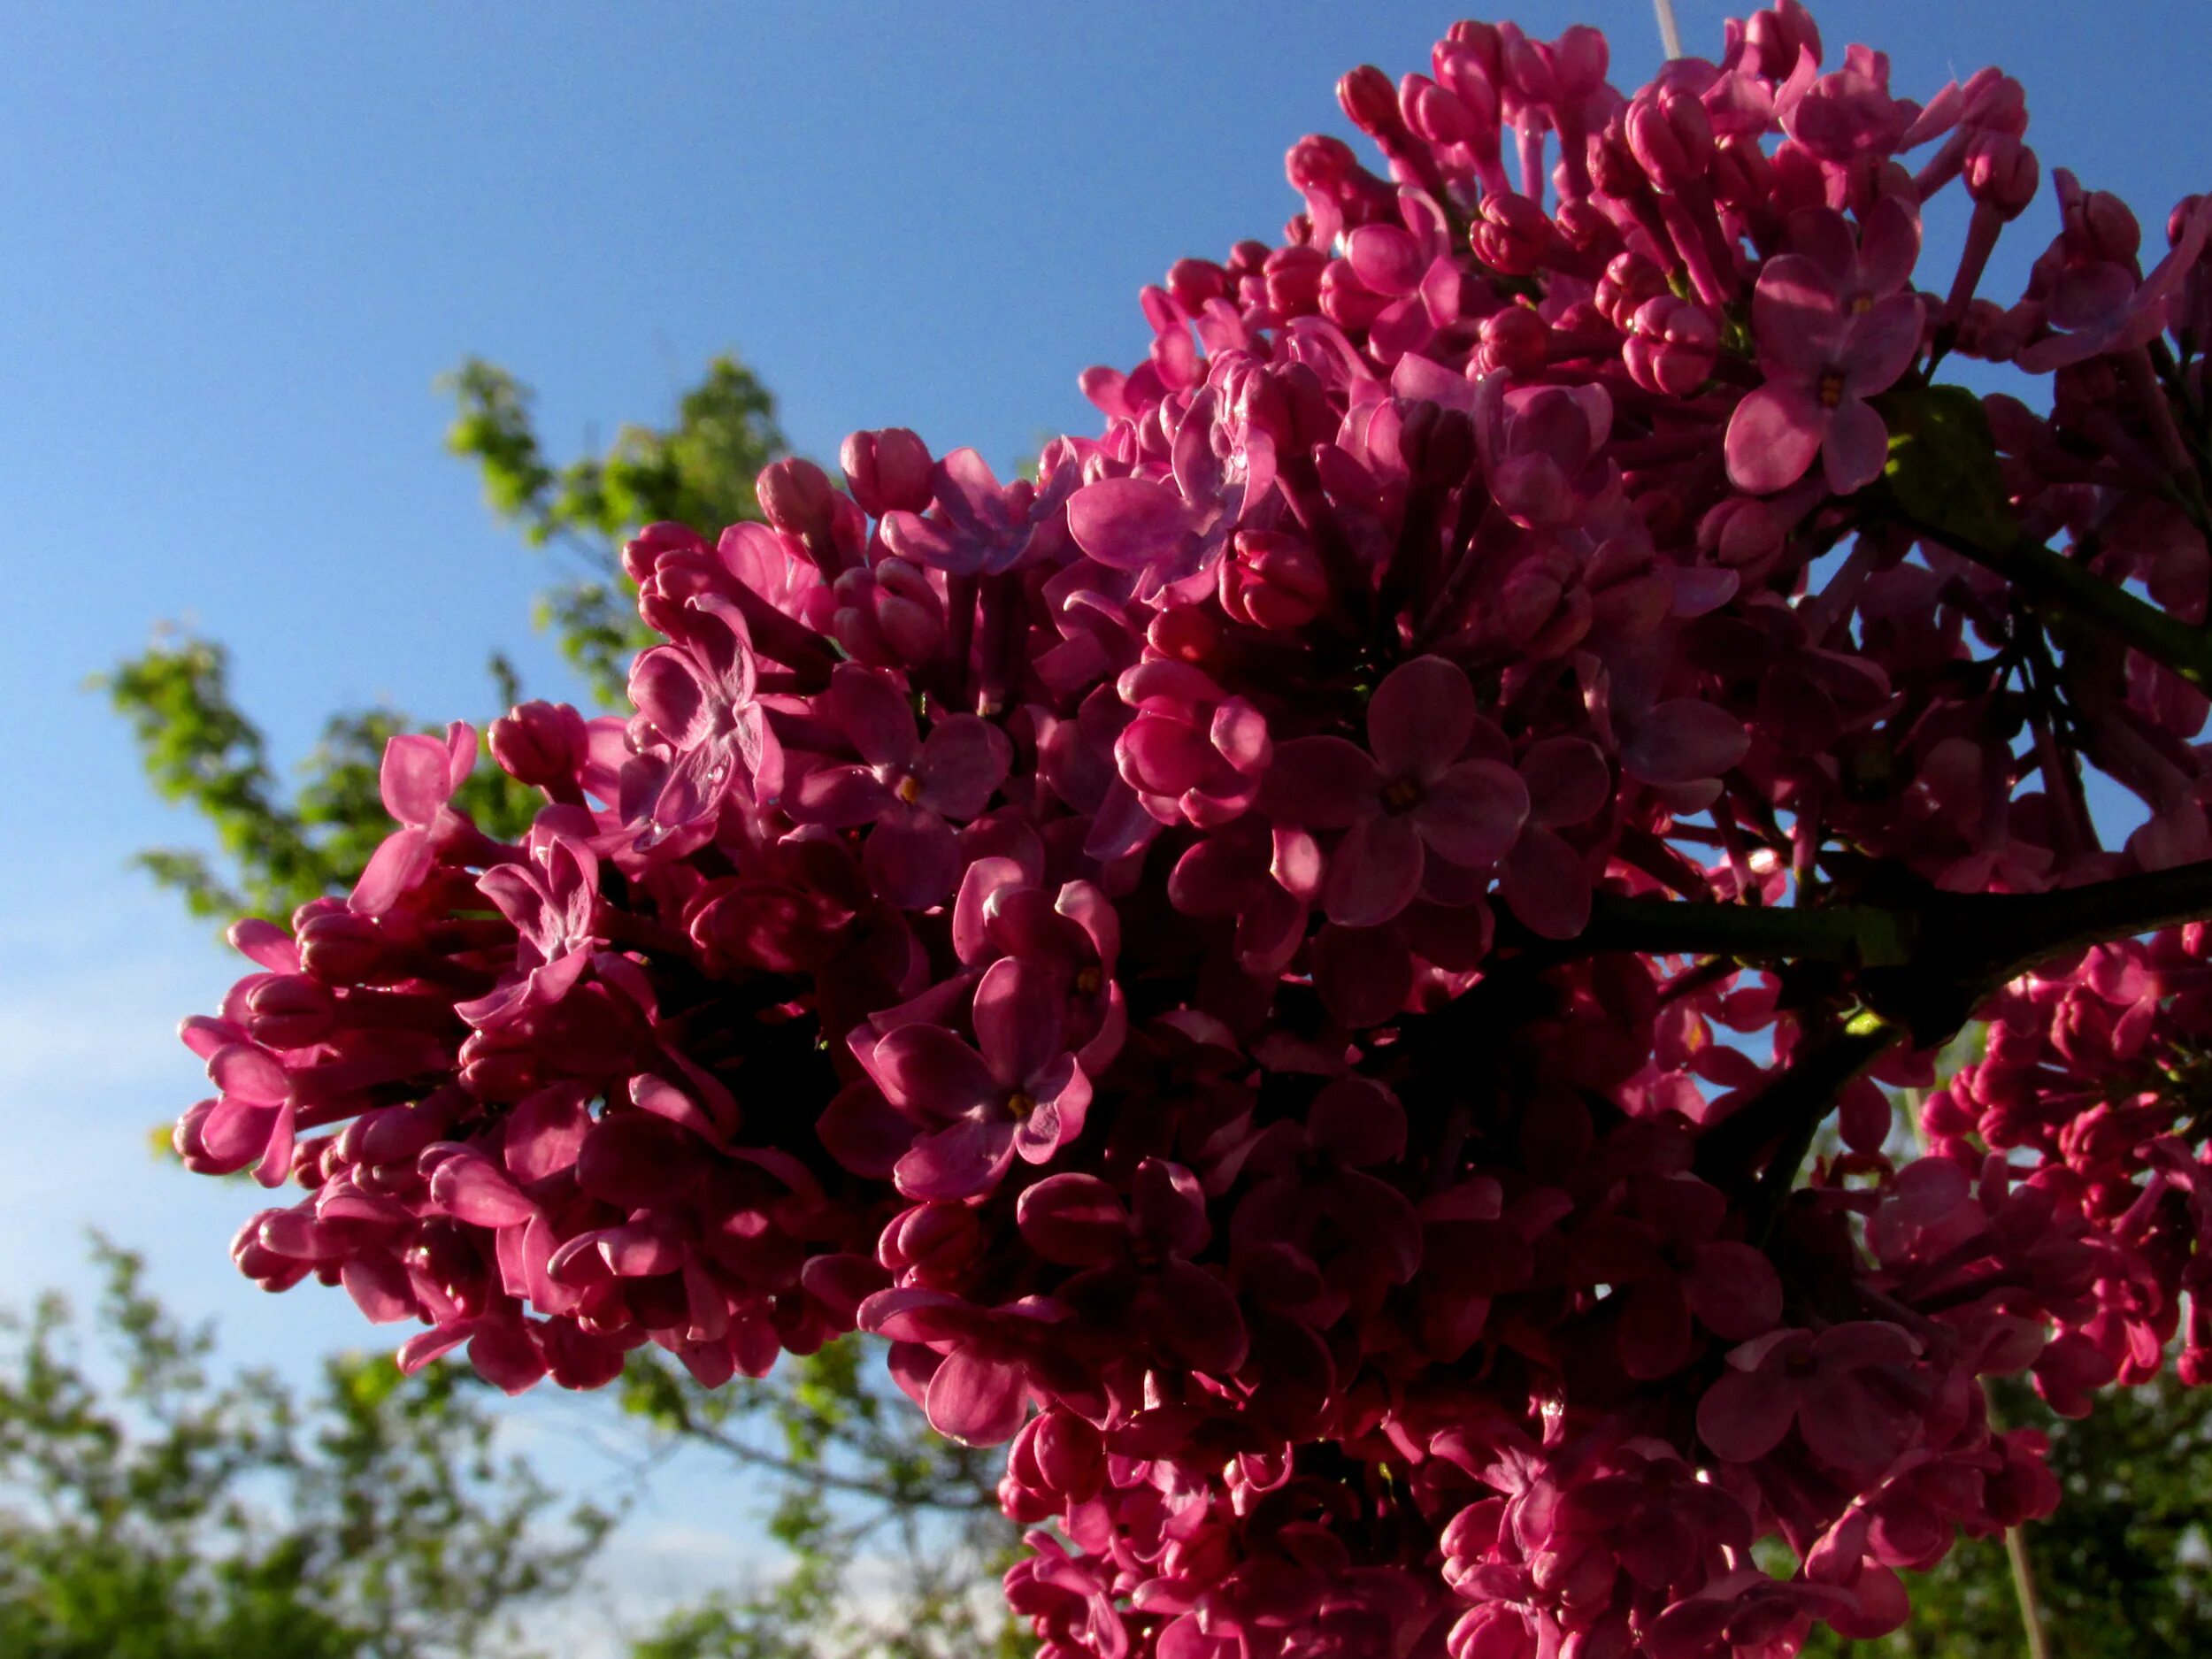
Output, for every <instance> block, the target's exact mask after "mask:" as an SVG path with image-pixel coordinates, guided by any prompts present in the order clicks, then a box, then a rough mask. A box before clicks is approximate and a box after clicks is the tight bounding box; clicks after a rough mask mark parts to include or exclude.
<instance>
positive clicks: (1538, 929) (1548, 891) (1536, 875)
mask: <svg viewBox="0 0 2212 1659" xmlns="http://www.w3.org/2000/svg"><path fill="white" fill-rule="evenodd" d="M1498 892H1499V895H1500V896H1502V898H1503V899H1504V900H1505V902H1506V903H1507V905H1508V906H1509V908H1510V909H1511V910H1512V911H1513V914H1514V915H1515V917H1517V918H1518V919H1519V920H1520V922H1521V925H1522V926H1525V927H1526V928H1527V929H1528V930H1529V931H1530V932H1531V933H1535V934H1538V935H1539V936H1540V937H1542V938H1545V939H1574V938H1578V937H1579V936H1580V934H1581V933H1582V930H1583V929H1584V928H1586V927H1587V926H1589V925H1590V872H1589V868H1588V866H1587V865H1586V864H1584V863H1583V860H1582V855H1581V854H1580V853H1578V852H1577V851H1576V850H1575V849H1573V847H1571V845H1569V844H1568V842H1567V841H1565V839H1564V838H1563V837H1561V836H1558V835H1555V834H1554V833H1552V832H1551V831H1549V830H1548V829H1543V828H1540V827H1538V826H1534V825H1531V826H1529V827H1528V828H1527V829H1526V830H1524V831H1523V832H1522V833H1521V839H1520V840H1519V841H1517V842H1515V843H1514V846H1513V852H1512V855H1511V856H1509V857H1508V858H1507V859H1506V861H1505V864H1503V866H1502V868H1501V869H1500V870H1499V872H1498Z"/></svg>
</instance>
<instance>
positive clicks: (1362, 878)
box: [1265, 657, 1529, 927]
mask: <svg viewBox="0 0 2212 1659" xmlns="http://www.w3.org/2000/svg"><path fill="white" fill-rule="evenodd" d="M1478 718H1479V717H1478V715H1477V713H1476V710H1475V695H1474V689H1473V687H1471V686H1470V685H1469V684H1468V683H1467V676H1466V675H1465V674H1464V673H1463V672H1461V671H1460V670H1459V669H1458V668H1457V667H1456V666H1455V665H1454V664H1450V663H1448V662H1446V661H1445V660H1444V659H1443V658H1442V657H1417V658H1416V659H1415V660H1414V661H1412V662H1410V663H1405V664H1401V665H1400V666H1398V667H1397V668H1394V669H1393V670H1392V671H1391V672H1390V673H1389V675H1388V676H1387V677H1386V679H1385V680H1383V682H1382V684H1381V685H1380V686H1379V687H1376V689H1375V695H1374V696H1373V697H1372V698H1371V700H1370V701H1369V703H1368V705H1367V741H1368V748H1367V749H1361V748H1360V747H1359V746H1358V745H1357V744H1356V743H1353V742H1350V741H1348V740H1346V739H1344V738H1340V737H1301V738H1294V739H1293V740H1291V741H1289V742H1286V743H1283V744H1279V745H1278V746H1277V748H1276V750H1275V760H1274V764H1273V766H1272V767H1271V769H1270V771H1269V772H1268V775H1267V783H1266V795H1265V805H1266V808H1267V810H1268V811H1269V812H1270V813H1271V816H1273V817H1276V818H1285V819H1287V820H1289V821H1290V822H1292V823H1294V824H1300V825H1303V826H1306V827H1307V828H1310V829H1317V830H1334V829H1340V830H1342V831H1344V832H1345V833H1344V837H1343V839H1342V840H1341V841H1339V842H1338V843H1337V845H1336V849H1335V850H1334V851H1333V852H1332V853H1331V854H1330V855H1329V873H1328V877H1327V879H1326V881H1325V884H1324V886H1323V887H1322V890H1321V905H1322V909H1323V910H1325V912H1326V913H1327V915H1328V918H1329V919H1330V920H1331V921H1333V922H1336V923H1338V924H1340V925H1341V926H1347V927H1373V926H1378V925H1379V924H1380V923H1383V922H1386V921H1388V920H1389V919H1390V918H1392V917H1394V916H1395V915H1397V914H1398V912H1399V911H1401V910H1404V909H1405V907H1406V906H1407V905H1408V904H1410V903H1411V902H1413V898H1414V895H1416V894H1417V893H1418V892H1419V891H1420V890H1421V876H1422V871H1423V869H1424V867H1425V864H1426V861H1427V858H1428V857H1429V856H1432V855H1433V856H1435V857H1438V858H1440V859H1442V860H1444V861H1445V862H1446V863H1448V864H1457V865H1460V866H1462V867H1463V868H1466V869H1481V868H1483V867H1485V866H1487V865H1490V864H1495V863H1497V862H1498V860H1500V859H1501V858H1503V857H1504V856H1506V855H1507V854H1508V853H1509V852H1511V851H1512V850H1513V844H1514V842H1515V841H1517V840H1519V839H1520V834H1521V826H1523V825H1524V824H1525V823H1526V822H1527V821H1528V812H1529V798H1528V788H1527V786H1526V785H1525V784H1524V783H1523V782H1522V781H1521V779H1520V776H1519V774H1518V773H1517V772H1514V770H1513V769H1512V768H1511V767H1510V766H1507V765H1502V764H1500V763H1498V762H1497V761H1494V760H1468V759H1463V758H1462V757H1463V754H1464V752H1465V750H1466V749H1467V746H1468V743H1469V741H1471V739H1472V738H1473V737H1474V736H1475V733H1476V724H1477V720H1478Z"/></svg>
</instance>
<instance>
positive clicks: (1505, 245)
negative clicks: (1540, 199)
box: [1468, 191, 1556, 276]
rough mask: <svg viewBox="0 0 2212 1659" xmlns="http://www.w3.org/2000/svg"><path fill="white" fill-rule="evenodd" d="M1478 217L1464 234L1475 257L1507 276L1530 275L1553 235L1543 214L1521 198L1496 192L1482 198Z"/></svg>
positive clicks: (1548, 248)
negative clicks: (1479, 216) (1480, 214)
mask: <svg viewBox="0 0 2212 1659" xmlns="http://www.w3.org/2000/svg"><path fill="white" fill-rule="evenodd" d="M1481 213H1482V217H1481V218H1479V219H1477V220H1476V221H1475V223H1474V225H1473V227H1472V228H1471V230H1470V231H1469V233H1468V240H1469V242H1471V244H1472V245H1473V248H1474V250H1475V257H1477V258H1479V259H1480V260H1481V261H1482V262H1483V264H1485V265H1488V266H1489V267H1490V268H1491V269H1492V270H1494V271H1502V272H1503V273H1505V274H1506V275H1508V276H1532V275H1534V274H1535V273H1536V271H1537V269H1538V268H1539V267H1540V265H1542V264H1543V263H1544V256H1545V255H1546V254H1548V253H1549V252H1550V251H1551V246H1552V239H1553V237H1554V235H1555V234H1556V233H1555V231H1554V230H1553V228H1552V222H1551V219H1550V218H1549V217H1548V215H1547V214H1546V213H1545V211H1544V210H1543V209H1542V208H1540V207H1539V206H1538V205H1537V204H1535V203H1533V202H1532V201H1530V200H1529V199H1528V197H1526V196H1520V195H1517V194H1515V193H1514V192H1511V191H1500V192H1497V193H1495V194H1494V195H1490V196H1484V197H1483V198H1482V208H1481Z"/></svg>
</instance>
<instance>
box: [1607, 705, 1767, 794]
mask: <svg viewBox="0 0 2212 1659" xmlns="http://www.w3.org/2000/svg"><path fill="white" fill-rule="evenodd" d="M1750 747H1751V734H1750V733H1748V732H1747V731H1745V730H1744V725H1743V722H1742V721H1741V720H1739V719H1738V718H1736V717H1735V716H1734V715H1732V714H1731V713H1729V712H1728V710H1725V709H1721V708H1716V707H1715V706H1714V705H1713V704H1711V703H1701V702H1700V701H1698V700H1697V699H1696V698H1694V697H1678V698H1676V699H1675V700H1674V701H1672V702H1671V703H1661V704H1660V705H1659V706H1658V707H1657V708H1655V709H1654V710H1652V711H1651V712H1650V713H1649V714H1647V715H1646V716H1645V717H1644V718H1643V719H1642V720H1641V721H1640V722H1639V723H1638V725H1637V727H1636V733H1635V735H1634V736H1633V737H1632V738H1630V739H1629V741H1627V742H1626V743H1625V744H1624V745H1623V746H1622V749H1621V769H1622V770H1623V771H1624V772H1628V773H1630V774H1631V775H1632V776H1633V777H1636V778H1640V779H1641V780H1643V781H1644V782H1646V783H1660V784H1668V783H1691V782H1694V781H1696V780H1699V779H1701V778H1717V777H1718V776H1720V774H1721V773H1723V772H1726V771H1727V770H1728V769H1729V768H1730V767H1731V766H1733V765H1734V764H1736V763H1737V762H1738V761H1740V760H1741V759H1742V758H1743V757H1744V754H1745V752H1746V751H1747V749H1750Z"/></svg>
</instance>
